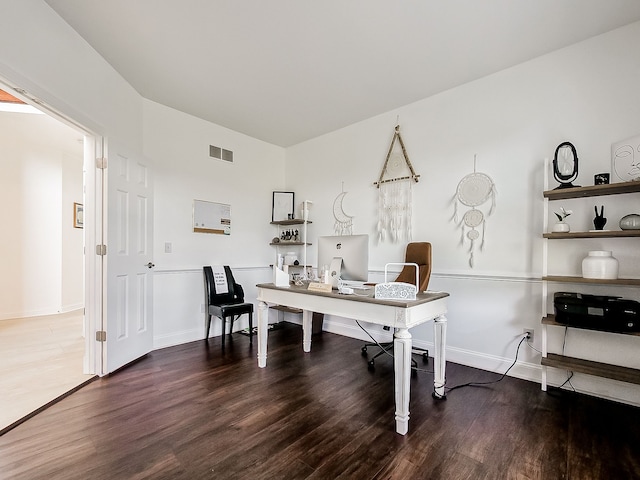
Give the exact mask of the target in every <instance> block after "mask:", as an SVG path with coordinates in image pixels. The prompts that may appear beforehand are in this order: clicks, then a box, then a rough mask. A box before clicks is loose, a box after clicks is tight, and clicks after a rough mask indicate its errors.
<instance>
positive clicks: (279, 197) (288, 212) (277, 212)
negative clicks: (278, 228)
mask: <svg viewBox="0 0 640 480" xmlns="http://www.w3.org/2000/svg"><path fill="white" fill-rule="evenodd" d="M294 205H295V203H294V193H293V192H273V202H272V208H271V221H272V222H281V221H283V220H291V219H292V218H293V216H294V215H293V206H294Z"/></svg>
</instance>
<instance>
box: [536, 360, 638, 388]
mask: <svg viewBox="0 0 640 480" xmlns="http://www.w3.org/2000/svg"><path fill="white" fill-rule="evenodd" d="M541 364H542V366H544V367H554V368H561V369H563V370H570V371H572V372H579V373H586V374H587V375H595V376H597V377H604V378H610V379H612V380H618V381H620V382H627V383H635V384H636V385H640V370H637V369H635V368H627V367H620V366H618V365H609V364H607V363H600V362H592V361H590V360H583V359H581V358H573V357H565V356H564V355H557V354H555V353H549V354H547V356H546V357H542V361H541Z"/></svg>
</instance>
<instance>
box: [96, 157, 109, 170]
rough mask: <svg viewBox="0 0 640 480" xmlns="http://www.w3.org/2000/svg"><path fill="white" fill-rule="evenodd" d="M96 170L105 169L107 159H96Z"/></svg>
mask: <svg viewBox="0 0 640 480" xmlns="http://www.w3.org/2000/svg"><path fill="white" fill-rule="evenodd" d="M96 168H99V169H100V170H104V169H105V168H107V157H99V158H96Z"/></svg>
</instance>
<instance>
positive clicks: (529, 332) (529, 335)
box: [522, 328, 534, 342]
mask: <svg viewBox="0 0 640 480" xmlns="http://www.w3.org/2000/svg"><path fill="white" fill-rule="evenodd" d="M533 331H534V330H533V328H523V329H522V333H525V334H526V335H527V340H528V341H529V342H533Z"/></svg>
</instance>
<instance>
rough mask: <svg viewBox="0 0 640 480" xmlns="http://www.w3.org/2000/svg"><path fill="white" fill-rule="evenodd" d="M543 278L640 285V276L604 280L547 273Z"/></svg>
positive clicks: (597, 283) (571, 281)
mask: <svg viewBox="0 0 640 480" xmlns="http://www.w3.org/2000/svg"><path fill="white" fill-rule="evenodd" d="M542 280H546V281H547V282H559V283H589V284H592V285H628V286H632V287H640V278H616V279H615V280H604V279H595V278H582V277H569V276H565V275H546V276H544V277H542Z"/></svg>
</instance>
